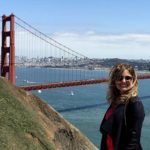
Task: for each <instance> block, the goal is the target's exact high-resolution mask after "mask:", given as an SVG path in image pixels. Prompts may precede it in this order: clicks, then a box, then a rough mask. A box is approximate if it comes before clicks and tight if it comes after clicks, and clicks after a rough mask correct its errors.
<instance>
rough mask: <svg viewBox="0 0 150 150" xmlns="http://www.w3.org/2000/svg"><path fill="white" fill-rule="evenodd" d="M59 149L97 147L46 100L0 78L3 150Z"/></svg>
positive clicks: (1, 141)
mask: <svg viewBox="0 0 150 150" xmlns="http://www.w3.org/2000/svg"><path fill="white" fill-rule="evenodd" d="M55 149H56V150H95V149H96V147H95V146H94V145H93V144H92V143H91V142H90V141H89V140H88V139H87V138H86V137H85V136H84V135H82V134H81V133H80V131H79V130H78V129H76V128H75V127H73V126H72V125H71V124H70V123H69V122H67V121H66V120H64V119H63V117H62V116H61V115H60V114H58V113H57V112H56V111H55V110H54V109H53V108H51V107H49V106H48V105H47V104H46V103H45V102H43V101H42V100H40V99H39V98H38V97H35V96H33V95H32V94H31V93H30V92H26V91H23V90H21V89H19V88H16V87H14V86H12V85H11V84H9V83H8V82H7V81H5V80H4V79H3V78H0V150H55Z"/></svg>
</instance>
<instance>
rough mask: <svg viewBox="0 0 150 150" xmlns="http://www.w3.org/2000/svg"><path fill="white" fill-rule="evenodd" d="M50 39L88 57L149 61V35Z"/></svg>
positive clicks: (92, 34) (77, 35)
mask: <svg viewBox="0 0 150 150" xmlns="http://www.w3.org/2000/svg"><path fill="white" fill-rule="evenodd" d="M52 38H54V39H55V40H57V41H59V42H60V43H62V44H64V45H66V46H68V47H70V48H71V49H74V50H75V51H77V52H80V53H82V54H84V55H86V56H88V57H96V58H107V57H108V58H110V57H111V58H114V57H117V58H130V59H132V58H133V59H140V58H143V59H149V56H150V34H144V33H123V34H101V33H95V32H93V31H88V32H86V33H54V34H53V35H52Z"/></svg>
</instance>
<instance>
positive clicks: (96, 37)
mask: <svg viewBox="0 0 150 150" xmlns="http://www.w3.org/2000/svg"><path fill="white" fill-rule="evenodd" d="M0 5H1V9H0V14H1V16H2V15H3V14H5V15H10V14H11V13H13V14H15V15H16V16H18V17H20V18H21V19H23V20H25V21H26V22H28V23H29V24H31V25H32V26H33V27H35V28H36V29H38V30H40V31H41V32H43V33H45V34H46V35H49V36H50V37H51V38H53V39H55V40H57V41H58V42H60V43H62V44H64V45H66V46H68V47H70V48H71V49H73V50H75V51H76V52H79V53H82V54H84V55H85V56H87V57H89V58H127V59H149V56H150V20H149V17H150V9H149V6H150V1H149V0H143V1H141V0H134V1H130V0H126V1H122V0H112V1H110V0H93V1H91V0H76V1H70V0H63V2H62V1H58V0H55V1H52V0H45V1H42V0H38V1H35V0H33V1H29V0H26V1H17V0H13V1H9V0H5V1H1V2H0Z"/></svg>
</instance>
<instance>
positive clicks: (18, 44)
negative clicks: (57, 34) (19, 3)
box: [1, 14, 150, 90]
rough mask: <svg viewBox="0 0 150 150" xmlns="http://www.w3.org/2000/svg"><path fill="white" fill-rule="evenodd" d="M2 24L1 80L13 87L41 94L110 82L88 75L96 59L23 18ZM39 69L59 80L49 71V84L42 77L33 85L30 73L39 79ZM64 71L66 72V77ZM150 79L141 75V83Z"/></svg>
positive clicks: (46, 77)
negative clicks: (20, 77)
mask: <svg viewBox="0 0 150 150" xmlns="http://www.w3.org/2000/svg"><path fill="white" fill-rule="evenodd" d="M1 22H2V29H1V30H2V37H1V44H2V45H1V76H3V77H5V78H7V79H8V80H9V81H10V82H11V83H12V84H14V85H17V86H19V87H21V88H23V89H25V90H39V89H48V88H60V87H68V86H80V85H87V84H99V83H104V82H107V81H108V79H107V77H106V75H95V71H91V72H92V73H91V75H87V73H88V74H89V68H90V67H91V66H92V65H93V64H92V63H93V62H92V59H90V58H88V57H86V56H85V55H83V54H81V53H79V52H76V51H74V50H72V49H71V48H69V47H67V46H65V45H63V44H61V43H60V42H58V41H56V40H54V38H51V37H50V36H47V35H46V34H44V33H42V32H40V31H39V30H37V29H36V28H34V27H32V26H31V25H29V24H28V23H27V22H25V21H24V20H22V19H21V18H19V17H17V16H15V15H13V14H11V15H10V16H5V15H3V16H2V20H1ZM39 67H40V68H47V69H51V70H52V72H51V73H52V74H53V76H55V77H57V79H56V78H55V79H54V78H53V79H52V77H51V75H50V74H49V71H46V70H44V75H43V78H44V79H45V80H44V79H42V80H41V78H42V77H41V76H39V79H40V82H39V81H38V82H37V81H33V82H31V81H30V80H29V79H27V76H28V77H29V76H30V75H29V72H28V70H29V69H30V71H31V70H33V73H32V76H33V78H34V77H38V73H37V71H36V72H34V69H32V68H39ZM98 67H100V66H98ZM18 68H21V70H22V75H24V78H25V80H24V81H23V82H21V81H18V80H19V79H18V78H19V77H18V75H17V73H16V72H17V69H18ZM58 68H59V69H58ZM64 69H66V71H65V73H64ZM40 72H41V71H40ZM47 73H48V75H46V74H47ZM25 75H27V76H25ZM149 78H150V74H142V75H138V79H149ZM29 83H30V84H29Z"/></svg>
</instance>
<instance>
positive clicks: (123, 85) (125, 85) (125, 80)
mask: <svg viewBox="0 0 150 150" xmlns="http://www.w3.org/2000/svg"><path fill="white" fill-rule="evenodd" d="M115 84H116V87H117V89H118V90H119V91H120V92H121V93H122V94H123V93H125V92H126V91H128V90H130V89H131V88H132V87H133V77H132V75H131V74H130V73H129V71H128V70H124V72H123V73H122V75H121V76H120V78H119V79H117V80H116V82H115Z"/></svg>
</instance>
